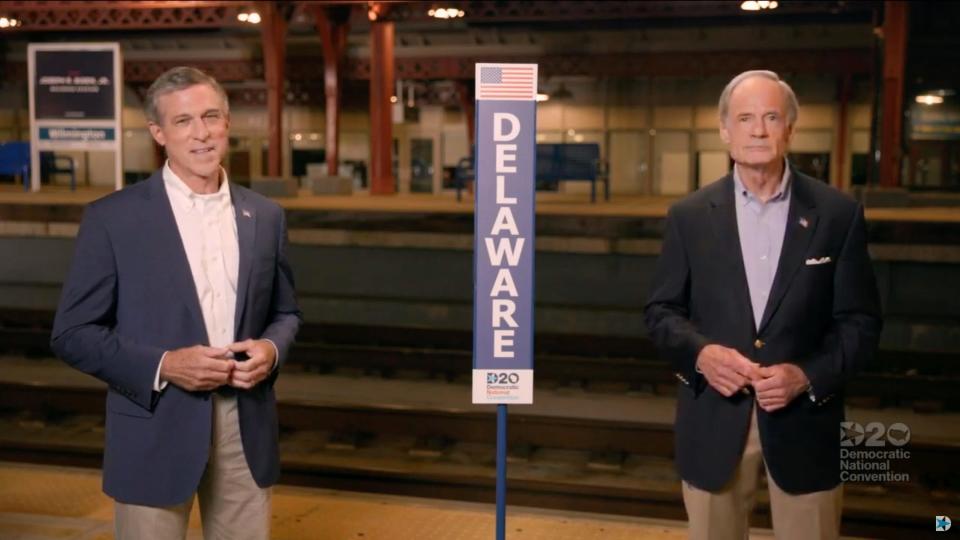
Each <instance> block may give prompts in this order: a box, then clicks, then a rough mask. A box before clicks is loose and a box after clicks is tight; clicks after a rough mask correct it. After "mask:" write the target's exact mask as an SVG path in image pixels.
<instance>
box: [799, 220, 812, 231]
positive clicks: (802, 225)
mask: <svg viewBox="0 0 960 540" xmlns="http://www.w3.org/2000/svg"><path fill="white" fill-rule="evenodd" d="M809 225H810V222H809V221H807V218H805V217H801V218H800V226H801V227H803V228H804V229H806V228H807V227H808V226H809Z"/></svg>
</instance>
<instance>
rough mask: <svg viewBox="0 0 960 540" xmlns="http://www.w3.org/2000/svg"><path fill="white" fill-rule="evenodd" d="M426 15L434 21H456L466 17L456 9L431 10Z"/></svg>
mask: <svg viewBox="0 0 960 540" xmlns="http://www.w3.org/2000/svg"><path fill="white" fill-rule="evenodd" d="M427 15H429V16H431V17H433V18H434V19H458V18H460V17H463V16H464V15H466V14H465V13H464V12H463V10H462V9H457V8H455V7H449V8H431V9H430V11H428V12H427Z"/></svg>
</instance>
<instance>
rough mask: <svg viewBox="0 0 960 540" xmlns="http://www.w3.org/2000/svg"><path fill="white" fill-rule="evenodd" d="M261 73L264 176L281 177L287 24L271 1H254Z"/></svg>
mask: <svg viewBox="0 0 960 540" xmlns="http://www.w3.org/2000/svg"><path fill="white" fill-rule="evenodd" d="M257 11H259V13H260V18H261V22H260V38H261V41H262V42H263V71H264V78H265V79H266V82H267V175H269V176H281V175H282V174H283V100H284V97H285V96H284V94H285V89H284V87H283V80H284V67H285V64H286V52H287V42H286V33H287V21H286V18H285V17H284V16H283V13H282V12H281V11H280V8H279V7H278V5H277V4H276V3H274V2H258V3H257Z"/></svg>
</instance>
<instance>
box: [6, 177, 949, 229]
mask: <svg viewBox="0 0 960 540" xmlns="http://www.w3.org/2000/svg"><path fill="white" fill-rule="evenodd" d="M112 191H113V190H112V189H111V188H100V187H85V188H79V189H77V190H75V191H70V190H69V189H67V188H65V187H63V186H44V188H43V189H42V190H41V191H39V192H36V193H33V192H25V191H23V189H22V188H20V187H19V186H11V185H0V209H2V208H3V207H5V206H11V205H27V206H34V207H38V206H55V207H56V206H64V207H76V206H81V207H82V206H83V205H85V204H87V203H89V202H92V201H94V200H96V199H99V198H100V197H103V196H105V195H108V194H110V193H111V192H112ZM678 198H679V197H676V196H663V195H629V194H624V195H614V196H612V197H611V198H610V200H608V201H607V200H602V199H601V198H598V199H597V201H596V202H591V201H590V197H589V195H588V194H585V193H556V192H540V193H537V199H536V204H537V208H536V211H537V214H541V215H570V216H582V217H638V218H663V217H665V216H666V213H667V209H668V208H669V207H670V204H672V203H673V202H674V201H676V200H677V199H678ZM915 198H916V200H917V201H919V202H918V203H917V204H915V205H910V206H904V207H883V208H879V207H878V208H869V207H868V208H867V210H866V214H867V219H868V221H887V222H889V221H907V222H923V223H929V222H935V223H960V211H958V209H957V207H956V204H957V203H956V200H955V199H956V198H957V197H955V196H953V195H941V196H938V195H937V194H921V195H918V196H917V197H915ZM275 200H276V201H277V203H278V204H280V205H281V206H282V207H284V208H285V209H287V210H288V211H309V210H313V211H318V212H361V213H366V212H373V213H402V214H410V213H412V214H433V213H436V214H470V215H472V214H473V208H474V206H473V197H472V196H471V195H469V194H467V193H466V192H464V195H463V198H462V200H459V201H458V200H457V198H456V195H455V194H454V193H453V192H444V193H440V194H396V195H389V196H370V195H368V194H355V195H313V194H312V193H311V192H310V191H309V190H301V191H300V193H299V194H298V196H297V197H285V198H283V197H281V198H276V199H275Z"/></svg>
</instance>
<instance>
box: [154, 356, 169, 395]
mask: <svg viewBox="0 0 960 540" xmlns="http://www.w3.org/2000/svg"><path fill="white" fill-rule="evenodd" d="M169 352H170V351H166V352H164V353H163V356H161V357H160V363H159V364H157V374H156V375H154V376H153V391H154V392H163V389H164V388H166V387H167V384H169V382H168V381H161V380H160V368H161V367H163V359H164V358H166V357H167V353H169Z"/></svg>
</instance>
